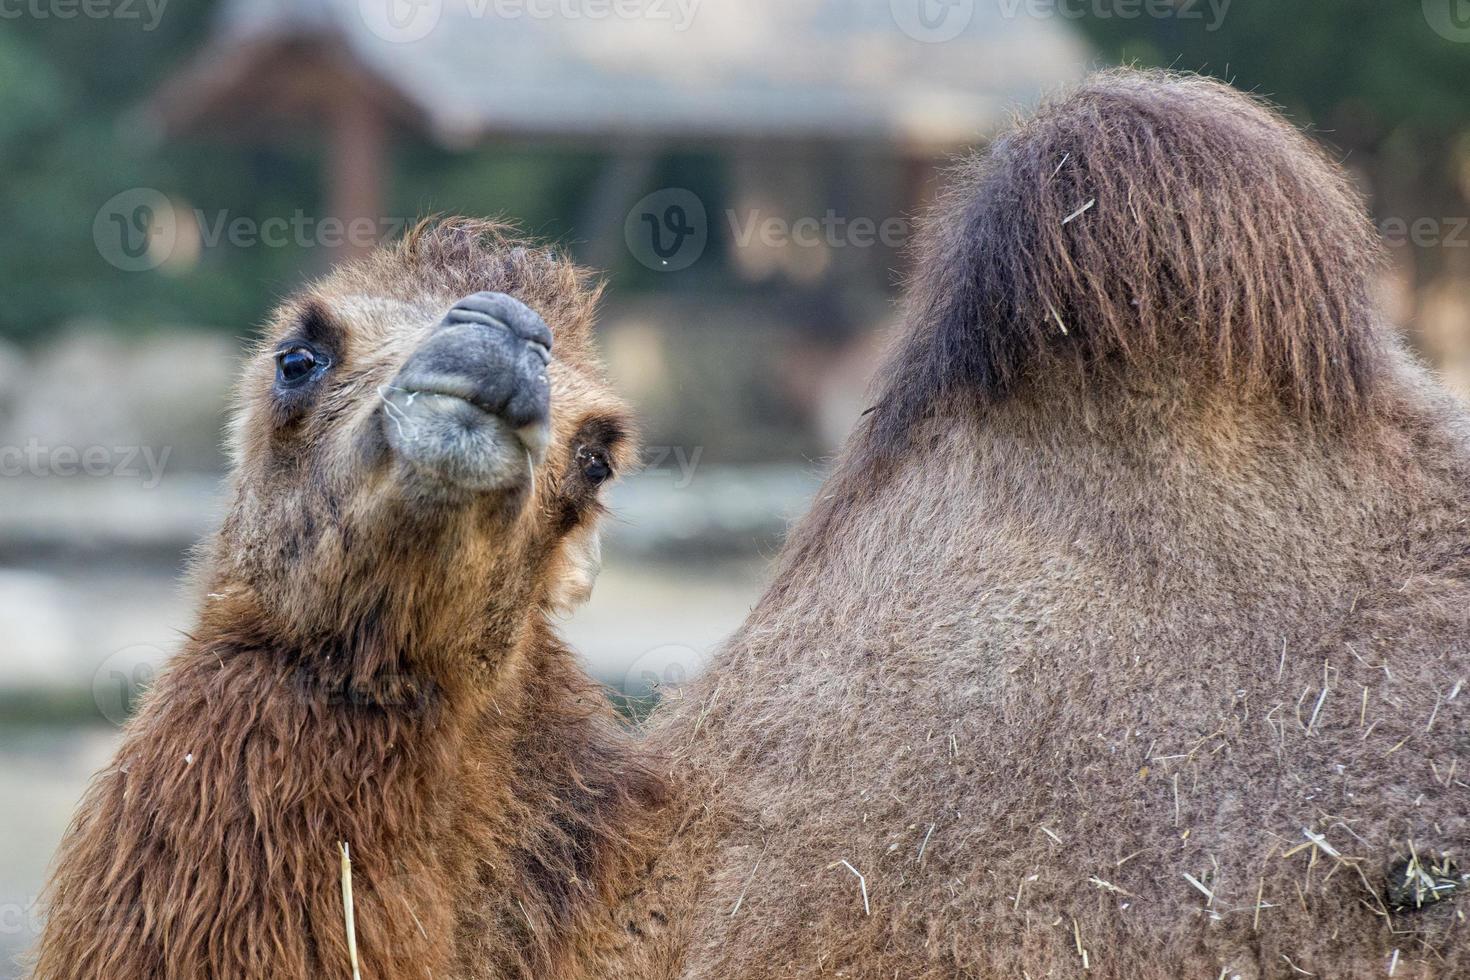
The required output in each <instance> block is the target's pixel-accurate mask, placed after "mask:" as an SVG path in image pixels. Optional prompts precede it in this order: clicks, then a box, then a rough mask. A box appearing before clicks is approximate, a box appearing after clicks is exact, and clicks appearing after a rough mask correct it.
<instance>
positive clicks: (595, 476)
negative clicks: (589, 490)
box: [577, 446, 612, 487]
mask: <svg viewBox="0 0 1470 980" xmlns="http://www.w3.org/2000/svg"><path fill="white" fill-rule="evenodd" d="M577 462H579V463H581V464H582V475H583V476H585V477H586V478H587V482H588V483H590V484H592V485H593V486H594V487H595V486H597V485H599V484H601V483H604V482H606V481H607V479H608V477H610V476H612V467H611V466H609V465H608V462H607V457H606V456H604V455H603V454H602V453H600V452H598V451H597V450H594V449H588V448H587V447H586V446H583V447H582V448H580V449H578V450H577Z"/></svg>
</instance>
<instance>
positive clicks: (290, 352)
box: [276, 347, 321, 387]
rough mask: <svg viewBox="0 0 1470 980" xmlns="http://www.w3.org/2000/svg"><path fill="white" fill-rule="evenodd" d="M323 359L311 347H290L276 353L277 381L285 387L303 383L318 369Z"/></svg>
mask: <svg viewBox="0 0 1470 980" xmlns="http://www.w3.org/2000/svg"><path fill="white" fill-rule="evenodd" d="M318 363H321V359H320V358H318V357H317V355H316V351H314V350H312V349H311V348H310V347H288V348H287V349H285V350H283V351H280V352H278V353H277V354H276V383H277V384H280V385H283V386H285V387H292V386H295V385H299V384H301V383H302V382H303V381H305V380H306V379H307V378H310V377H311V376H312V374H313V373H314V372H315V371H316V369H317V365H318Z"/></svg>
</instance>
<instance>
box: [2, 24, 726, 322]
mask: <svg viewBox="0 0 1470 980" xmlns="http://www.w3.org/2000/svg"><path fill="white" fill-rule="evenodd" d="M211 7H212V5H211V4H205V3H196V4H193V5H191V6H187V7H186V5H184V4H182V3H179V4H173V5H170V6H169V7H168V8H167V15H166V16H163V17H161V18H159V20H158V22H157V25H156V27H155V28H154V29H152V30H144V29H143V25H142V24H141V23H139V22H137V21H132V22H128V21H118V20H107V19H95V20H88V19H85V18H81V17H75V18H71V19H68V20H57V19H55V18H35V17H20V18H15V19H7V20H5V21H4V22H3V27H4V31H3V33H0V92H3V93H4V97H3V98H0V167H3V170H4V173H5V174H6V180H5V181H4V182H3V183H0V222H3V227H4V228H5V232H6V233H5V234H4V235H3V236H0V295H3V296H4V302H3V303H0V337H7V338H10V339H14V340H20V341H23V342H24V341H31V340H34V339H37V338H39V337H42V336H44V335H45V334H47V333H49V332H52V331H54V330H55V329H56V328H57V327H58V326H59V325H61V324H64V323H66V322H67V321H70V320H75V319H79V318H99V319H104V320H106V321H108V322H110V323H112V324H115V325H116V326H117V327H119V328H121V329H124V330H146V329H148V328H149V327H151V326H155V325H163V324H178V325H186V326H203V327H215V328H223V329H229V330H233V331H235V332H236V333H241V334H244V333H248V332H249V331H250V330H251V329H252V328H253V326H254V325H255V324H257V323H259V322H260V320H261V319H262V318H263V317H264V316H265V315H266V313H267V312H268V310H269V307H270V305H271V304H272V303H273V302H275V301H276V300H277V299H279V298H280V297H281V296H283V295H284V294H285V293H287V292H289V291H290V290H291V289H292V288H294V287H295V286H296V285H297V284H298V283H299V282H300V281H301V279H302V277H303V276H309V275H312V274H315V273H318V272H321V271H324V270H325V268H326V265H327V263H328V262H329V260H330V256H329V255H328V254H327V250H326V249H324V248H321V247H320V246H317V245H308V246H306V247H304V248H303V247H300V246H298V245H297V244H295V243H294V242H293V243H291V244H288V245H286V246H284V247H239V246H234V245H231V244H230V242H229V241H228V240H227V239H224V240H219V241H218V242H217V244H213V245H209V246H208V247H206V248H204V249H203V251H202V253H201V255H200V258H199V260H198V262H197V263H194V264H192V265H190V266H188V267H187V268H185V269H184V270H182V271H172V270H171V269H170V267H168V266H164V267H162V268H160V269H157V270H152V271H148V272H143V273H139V272H127V271H123V270H120V269H117V268H115V267H114V266H113V265H111V264H109V263H108V262H107V261H106V260H105V259H104V258H103V256H102V255H101V253H100V252H99V251H98V248H97V245H96V243H95V242H94V241H93V237H92V229H93V221H94V219H95V217H96V215H97V213H98V210H99V209H100V208H101V207H102V206H103V204H104V203H105V202H107V201H108V199H109V198H111V197H113V196H114V195H116V194H118V193H120V192H122V191H126V190H129V189H131V188H139V187H143V188H153V189H157V190H159V191H162V192H163V193H164V194H166V195H168V196H169V197H170V198H172V199H174V200H176V201H180V202H182V203H183V204H184V205H185V206H187V207H189V208H191V209H194V210H196V212H198V213H199V214H200V216H201V218H202V220H203V222H204V224H205V225H206V233H208V231H209V229H210V228H214V229H217V228H219V227H221V225H220V219H221V217H223V218H224V220H225V221H228V220H233V219H235V218H242V217H243V218H247V219H253V220H254V221H257V222H259V221H264V220H266V219H269V218H285V219H287V220H289V219H290V218H291V217H292V216H293V215H295V214H297V213H304V214H305V215H308V216H314V217H316V216H320V215H322V214H323V213H324V210H325V207H326V205H325V200H326V196H327V195H326V189H325V188H324V187H323V186H322V162H323V152H324V147H323V146H322V145H321V143H320V141H317V140H314V139H312V138H310V137H309V136H306V135H302V136H301V137H300V138H299V139H297V140H296V141H294V142H287V143H284V144H283V143H279V142H278V143H275V144H273V145H272V146H270V147H268V148H267V147H262V146H260V145H252V144H250V143H246V142H243V141H242V142H232V141H228V140H220V139H209V138H206V137H200V138H198V139H180V140H167V141H163V140H159V139H158V138H157V137H156V135H154V134H151V133H149V132H147V131H146V128H145V127H144V125H143V118H144V117H143V113H142V112H141V109H142V107H143V106H144V104H145V103H146V101H147V99H148V98H149V96H150V95H151V94H152V93H153V91H154V90H155V88H156V87H157V85H158V84H159V83H160V82H161V81H162V80H163V79H164V78H166V77H167V75H168V74H169V72H171V71H174V70H177V69H178V68H179V67H180V66H181V65H183V64H185V63H186V62H187V61H188V60H189V59H190V57H191V56H193V55H194V54H195V53H197V51H198V50H199V49H200V47H201V46H202V44H203V43H204V39H205V37H206V35H207V33H208V28H209V16H210V13H211ZM304 128H305V127H303V129H304ZM601 162H602V158H601V156H600V155H599V154H598V153H597V152H591V151H589V152H575V151H567V150H565V149H538V148H535V147H525V146H520V145H499V146H496V147H494V148H493V149H487V150H486V151H484V152H472V153H451V152H448V151H445V150H443V149H440V148H438V147H436V146H433V145H431V144H430V143H429V142H428V141H427V140H424V139H422V138H418V137H415V136H414V135H412V134H408V133H403V132H399V133H396V134H395V142H394V146H393V161H392V169H393V179H392V181H391V182H390V193H391V194H392V195H393V197H392V199H390V200H389V201H387V202H386V206H385V210H386V211H387V215H388V216H389V217H390V218H391V219H392V220H391V221H389V222H387V223H385V227H389V228H391V227H393V226H394V225H395V223H396V224H401V223H404V222H409V221H412V220H413V219H415V218H418V217H421V216H423V215H426V214H431V213H435V212H442V211H454V212H465V213H473V214H482V215H505V216H510V217H513V218H515V219H516V220H517V221H518V222H519V223H520V224H521V225H522V226H523V227H524V228H525V229H526V230H528V231H530V232H534V233H536V234H538V235H541V236H543V237H547V238H550V239H554V240H563V241H567V242H569V243H574V239H573V238H572V227H573V223H574V221H573V219H574V217H575V216H576V215H577V214H578V210H579V208H580V207H581V205H582V203H583V201H584V200H585V198H586V197H587V196H588V194H589V193H590V189H591V187H592V186H593V185H594V180H593V178H594V177H595V176H596V174H597V173H598V172H599V170H600V169H601ZM692 168H693V169H694V170H696V171H698V170H701V169H707V167H703V168H702V166H701V164H700V163H699V162H698V161H694V162H693V164H692ZM618 233H619V234H620V233H621V229H618ZM641 271H642V270H641V269H639V268H638V267H636V266H635V267H634V268H633V269H632V270H630V273H629V274H630V275H631V276H632V277H633V278H635V279H636V278H637V277H638V276H639V275H640V274H641Z"/></svg>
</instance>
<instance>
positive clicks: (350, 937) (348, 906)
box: [337, 840, 362, 980]
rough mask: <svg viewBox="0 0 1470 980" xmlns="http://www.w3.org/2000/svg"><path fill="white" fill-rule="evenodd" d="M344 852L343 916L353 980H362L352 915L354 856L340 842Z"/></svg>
mask: <svg viewBox="0 0 1470 980" xmlns="http://www.w3.org/2000/svg"><path fill="white" fill-rule="evenodd" d="M337 847H338V849H339V850H341V852H342V915H343V917H344V920H345V921H346V923H347V955H348V956H349V957H351V959H352V980H362V972H361V971H360V970H359V969H358V966H357V921H356V919H355V918H354V917H353V914H352V854H351V852H350V851H349V850H348V848H347V842H346V841H340V840H339V841H338V842H337Z"/></svg>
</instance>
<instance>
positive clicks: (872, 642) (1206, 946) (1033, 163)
mask: <svg viewBox="0 0 1470 980" xmlns="http://www.w3.org/2000/svg"><path fill="white" fill-rule="evenodd" d="M1375 262H1376V248H1375V245H1374V243H1373V238H1372V234H1371V231H1370V228H1369V225H1368V222H1367V220H1366V218H1365V216H1364V208H1363V206H1362V203H1361V201H1360V200H1359V199H1358V198H1357V196H1356V195H1355V194H1354V193H1353V192H1352V190H1351V189H1350V188H1349V186H1348V184H1347V182H1346V180H1345V179H1344V177H1343V175H1342V174H1341V172H1340V171H1339V170H1338V168H1337V167H1335V166H1334V165H1333V164H1332V163H1331V162H1330V161H1329V160H1327V159H1325V158H1324V156H1323V154H1322V153H1321V152H1320V151H1318V150H1316V149H1314V148H1313V147H1312V146H1311V145H1310V144H1309V143H1308V142H1307V141H1306V140H1304V139H1303V137H1302V136H1301V135H1300V134H1298V133H1297V132H1295V131H1294V130H1293V129H1292V128H1291V127H1290V126H1289V125H1288V124H1287V123H1285V122H1284V121H1283V120H1281V119H1280V118H1279V117H1277V116H1276V115H1274V114H1273V113H1272V112H1270V111H1269V110H1268V109H1266V108H1264V107H1262V106H1261V105H1260V104H1258V103H1256V102H1254V101H1252V100H1250V99H1248V98H1246V97H1244V96H1242V95H1240V94H1239V93H1237V92H1234V91H1232V90H1231V89H1229V88H1228V87H1226V86H1224V85H1221V84H1218V83H1216V82H1212V81H1207V80H1204V79H1200V78H1194V77H1184V76H1175V75H1163V74H1145V73H1136V72H1117V73H1110V74H1105V75H1101V76H1098V77H1096V78H1094V79H1092V80H1091V81H1089V82H1088V83H1086V84H1085V85H1084V86H1083V87H1082V88H1081V89H1080V90H1079V91H1077V92H1075V93H1073V94H1071V95H1069V96H1067V97H1065V98H1063V99H1060V100H1059V101H1056V102H1054V103H1052V104H1050V105H1048V106H1046V107H1044V108H1043V109H1041V110H1040V112H1038V113H1037V114H1036V116H1035V118H1033V119H1031V120H1030V121H1029V122H1025V123H1022V124H1020V125H1018V126H1017V127H1016V128H1015V129H1013V130H1012V131H1011V132H1009V133H1008V134H1006V135H1005V136H1003V137H1002V138H1001V139H1000V140H999V141H998V142H997V143H996V144H995V146H994V147H993V148H992V149H991V150H990V151H989V152H988V153H987V154H986V155H985V156H984V157H982V158H981V159H979V160H977V161H976V162H974V163H972V164H970V165H969V166H967V167H966V168H964V169H963V170H962V171H961V172H960V174H959V175H958V178H957V180H956V184H955V187H954V189H953V191H952V192H951V193H950V195H949V196H948V198H947V199H946V200H945V202H944V203H943V204H942V205H941V206H940V208H939V213H938V217H937V220H936V221H935V222H934V225H933V227H932V230H931V231H930V232H929V233H928V238H927V240H926V242H925V244H924V246H923V249H922V251H921V253H920V263H919V271H918V274H917V277H916V280H915V282H914V283H913V286H912V290H911V298H910V307H909V322H908V326H907V328H906V330H905V331H904V333H903V335H902V336H901V337H899V338H898V340H897V342H896V344H895V347H894V350H893V353H892V356H891V360H890V363H889V366H888V368H887V369H886V371H885V372H884V375H883V379H884V380H883V382H882V391H881V394H880V396H879V398H878V399H877V407H876V410H875V411H874V412H873V414H871V415H870V416H869V417H868V418H867V420H866V421H865V423H864V425H863V426H862V427H861V428H860V429H859V430H858V431H857V433H856V434H855V435H854V437H853V440H852V442H851V444H850V446H849V448H848V449H847V451H846V453H845V455H844V457H843V459H842V460H841V461H840V462H839V464H838V466H837V468H836V471H835V473H834V475H833V476H832V477H831V479H830V480H829V481H828V483H827V485H826V487H825V488H824V489H823V491H822V492H821V493H820V494H819V498H818V503H817V504H816V506H815V507H814V509H813V511H812V513H811V514H810V515H809V516H808V517H807V518H806V519H805V520H804V521H803V522H802V524H801V525H800V526H799V527H798V528H797V530H796V531H795V532H794V535H793V537H792V540H791V541H790V542H789V543H788V545H787V548H786V550H785V553H784V555H783V558H782V561H781V563H780V568H779V571H778V574H777V578H776V581H775V584H774V585H773V586H772V587H771V588H770V590H769V591H768V593H767V594H766V596H765V597H764V599H763V600H762V601H761V603H760V604H759V606H758V607H757V608H756V610H755V611H754V612H753V613H752V615H751V616H750V618H749V620H748V621H747V622H746V624H745V626H744V627H743V628H742V629H741V630H740V631H739V633H738V634H737V635H736V636H735V637H734V639H733V640H732V641H731V643H730V644H729V646H728V648H727V649H725V650H724V651H723V652H722V653H721V654H720V655H719V656H718V657H717V658H716V659H715V661H714V663H713V664H712V666H711V667H710V669H709V672H708V675H707V676H706V677H705V678H704V679H703V680H702V681H701V682H700V684H699V685H697V686H696V688H695V689H694V692H693V694H692V696H690V697H688V698H687V699H686V700H685V701H684V702H683V703H682V704H680V705H678V706H676V707H675V708H674V710H672V711H671V712H670V713H668V714H667V715H666V716H664V717H663V718H662V719H661V720H660V721H659V723H658V725H657V731H656V733H655V738H656V740H657V741H658V742H659V743H660V745H661V746H662V747H663V748H665V749H666V750H667V751H669V752H670V753H671V754H673V755H674V757H675V760H676V761H675V765H674V768H673V772H674V774H675V776H676V777H677V778H679V779H680V780H681V781H682V786H683V788H682V790H681V793H682V794H683V799H684V801H685V804H686V805H685V806H683V807H682V808H678V811H679V812H680V813H681V816H680V817H678V818H677V819H676V820H674V821H672V822H671V823H670V825H669V827H668V832H669V833H670V834H671V837H672V839H671V844H670V847H669V850H668V851H667V852H666V853H665V854H664V855H663V856H662V858H661V859H660V860H659V861H658V863H657V864H656V866H655V874H654V876H653V878H652V879H651V880H650V883H649V887H648V889H647V891H646V893H645V894H643V895H640V896H639V898H638V900H637V901H636V902H634V903H632V904H631V905H630V906H628V907H627V908H626V909H625V910H624V912H625V915H626V916H627V918H628V919H629V921H630V922H631V923H633V924H635V925H636V926H637V928H638V929H640V930H643V931H645V932H649V933H650V934H651V935H652V941H650V942H648V943H645V944H643V945H642V946H641V947H639V948H638V949H637V950H636V951H634V954H633V956H632V957H631V958H630V960H629V961H628V966H627V967H626V968H625V969H623V970H622V972H618V973H613V972H609V974H608V975H637V976H664V977H672V976H680V977H690V978H693V977H701V978H706V977H707V978H731V977H750V978H754V977H794V976H848V977H872V978H887V977H902V978H905V980H912V978H916V977H923V978H949V977H984V978H993V977H1007V978H1011V977H1014V978H1024V977H1031V978H1038V980H1039V978H1041V977H1081V976H1088V977H1098V978H1115V980H1179V978H1186V977H1193V978H1206V980H1212V978H1219V977H1240V978H1249V980H1262V978H1286V977H1295V976H1306V975H1313V976H1318V977H1330V978H1335V980H1345V978H1346V980H1351V978H1367V977H1381V976H1385V975H1389V974H1390V973H1391V975H1393V976H1395V977H1399V978H1404V977H1413V978H1427V977H1464V976H1467V975H1470V939H1467V936H1466V925H1465V922H1464V912H1465V910H1466V909H1467V907H1470V896H1466V895H1462V896H1460V897H1458V898H1457V899H1454V900H1451V901H1448V902H1444V903H1442V904H1438V905H1435V906H1433V907H1426V908H1424V909H1423V910H1419V911H1402V910H1397V909H1394V908H1392V907H1391V903H1392V902H1393V901H1394V898H1392V897H1390V896H1394V895H1397V896H1399V901H1400V904H1402V890H1401V887H1400V888H1397V889H1396V888H1395V885H1396V884H1400V885H1401V882H1396V878H1397V877H1398V876H1401V875H1402V869H1403V861H1404V860H1405V859H1408V858H1410V856H1411V854H1417V855H1418V856H1419V858H1420V860H1422V861H1423V862H1424V863H1425V864H1426V865H1427V864H1431V863H1438V864H1440V866H1441V867H1442V868H1443V856H1444V855H1446V854H1449V855H1453V857H1454V860H1455V861H1457V862H1458V863H1459V867H1460V868H1461V869H1463V868H1465V867H1466V861H1467V857H1470V855H1467V854H1466V849H1467V844H1470V841H1467V835H1470V758H1467V751H1470V526H1467V516H1470V510H1467V503H1470V501H1467V494H1470V417H1467V413H1466V411H1465V409H1464V407H1463V406H1462V405H1460V404H1457V403H1454V402H1452V400H1451V399H1450V398H1449V396H1447V395H1446V394H1445V393H1444V392H1443V391H1441V390H1440V389H1439V388H1438V387H1437V386H1436V385H1435V384H1434V383H1433V382H1432V381H1431V380H1430V379H1429V378H1428V377H1427V376H1426V375H1425V373H1424V372H1423V371H1422V369H1420V368H1419V367H1418V366H1416V365H1414V364H1412V363H1410V362H1409V360H1408V359H1407V358H1406V357H1405V356H1404V355H1403V353H1402V352H1401V350H1400V348H1399V345H1398V343H1397V341H1396V340H1395V339H1394V337H1393V336H1392V335H1391V333H1390V331H1389V330H1387V329H1386V328H1384V327H1383V326H1381V325H1380V324H1379V323H1378V321H1377V320H1376V318H1375V315H1374V313H1373V311H1372V309H1371V307H1370V304H1369V302H1368V298H1367V297H1368V293H1369V289H1370V283H1369V277H1370V273H1371V271H1372V269H1373V268H1374V265H1375ZM1391 869H1392V870H1391ZM1391 874H1392V875H1393V876H1394V877H1391ZM859 875H861V876H862V877H861V878H859ZM1449 877H1451V878H1454V879H1455V880H1460V879H1459V878H1458V872H1455V873H1451V874H1450V875H1449ZM1462 884H1463V883H1462ZM1461 890H1463V889H1461ZM670 909H673V910H675V913H676V914H674V915H673V918H672V921H671V922H669V923H668V924H667V925H664V924H663V918H668V916H669V910H670ZM648 910H655V911H657V912H659V913H660V916H662V917H663V918H660V917H656V916H653V915H651V914H646V913H647V911H648ZM640 915H642V918H638V917H639V916H640Z"/></svg>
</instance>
